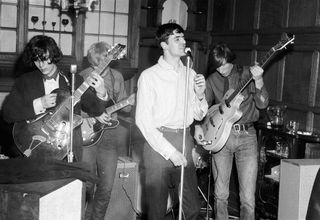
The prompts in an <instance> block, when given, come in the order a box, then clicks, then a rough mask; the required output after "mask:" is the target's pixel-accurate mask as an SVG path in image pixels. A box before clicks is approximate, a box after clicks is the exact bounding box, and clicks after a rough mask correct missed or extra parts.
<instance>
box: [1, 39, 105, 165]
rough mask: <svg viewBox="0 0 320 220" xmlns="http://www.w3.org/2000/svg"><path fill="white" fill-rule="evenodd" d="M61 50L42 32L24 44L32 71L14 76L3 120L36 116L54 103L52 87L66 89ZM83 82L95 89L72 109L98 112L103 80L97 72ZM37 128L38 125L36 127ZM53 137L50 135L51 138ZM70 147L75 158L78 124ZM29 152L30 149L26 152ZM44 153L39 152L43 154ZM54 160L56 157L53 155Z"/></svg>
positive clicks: (78, 147) (78, 79) (78, 151)
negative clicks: (61, 65) (58, 64)
mask: <svg viewBox="0 0 320 220" xmlns="http://www.w3.org/2000/svg"><path fill="white" fill-rule="evenodd" d="M62 56H63V54H62V52H61V50H60V48H59V47H58V45H57V44H56V42H55V41H54V39H53V38H51V37H49V36H46V35H37V36H34V37H33V38H32V39H31V40H30V41H29V42H28V44H27V45H26V47H25V50H24V53H23V61H24V63H25V64H27V65H32V66H34V67H36V68H35V70H34V71H32V72H28V73H24V74H22V75H21V76H20V77H19V78H17V79H16V81H15V83H14V85H13V88H12V90H11V92H10V94H9V95H8V96H7V98H6V99H5V101H4V103H3V106H2V108H3V109H2V110H3V117H4V119H5V120H6V121H7V122H9V123H13V122H20V121H25V120H32V119H36V118H37V117H38V116H39V115H41V114H43V113H45V112H46V111H47V110H48V109H51V108H54V107H55V106H57V105H58V104H59V103H57V102H58V101H57V96H58V95H57V93H56V92H52V91H54V90H55V89H61V90H64V91H66V92H70V85H71V83H72V82H71V80H70V75H68V74H66V73H64V72H63V71H61V70H60V69H59V68H58V66H57V63H58V62H59V61H60V60H61V59H62ZM75 79H76V80H75V88H77V87H79V86H80V85H81V84H82V82H83V79H82V78H81V77H80V76H76V78H75ZM86 83H87V84H88V85H89V86H91V87H92V88H94V89H95V90H91V89H88V90H86V91H85V92H84V93H83V95H82V96H81V100H80V102H79V103H78V104H76V106H75V109H74V112H75V113H76V114H80V108H81V107H82V109H83V110H84V111H87V112H90V113H91V114H94V115H101V114H102V112H103V110H104V103H105V100H106V99H107V92H106V89H105V87H104V81H103V79H102V78H101V76H100V75H99V74H97V73H93V74H92V75H91V76H90V77H89V78H88V79H87V80H86ZM39 129H40V128H39ZM52 138H54V137H52ZM73 140H74V142H73V150H74V152H75V158H76V160H78V161H80V160H81V156H82V148H81V146H82V137H81V131H80V127H77V128H75V129H74V138H73ZM29 153H31V152H29ZM45 156H46V155H43V157H45ZM54 159H56V158H54Z"/></svg>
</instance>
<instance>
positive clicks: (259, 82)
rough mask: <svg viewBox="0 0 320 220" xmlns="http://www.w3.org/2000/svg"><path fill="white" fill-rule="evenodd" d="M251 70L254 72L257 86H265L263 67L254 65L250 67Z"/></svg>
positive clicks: (259, 87)
mask: <svg viewBox="0 0 320 220" xmlns="http://www.w3.org/2000/svg"><path fill="white" fill-rule="evenodd" d="M250 72H251V74H252V78H253V80H254V81H255V85H256V88H257V89H261V88H262V86H263V78H262V74H263V69H262V68H261V67H260V66H258V65H254V66H251V67H250Z"/></svg>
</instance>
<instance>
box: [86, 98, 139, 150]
mask: <svg viewBox="0 0 320 220" xmlns="http://www.w3.org/2000/svg"><path fill="white" fill-rule="evenodd" d="M135 98H136V96H135V94H131V95H130V96H129V98H127V99H124V100H122V101H120V102H118V103H116V104H114V105H112V106H110V107H108V108H106V110H105V112H106V113H107V114H108V115H111V114H112V113H114V112H116V111H118V110H120V109H122V108H124V107H126V106H128V105H133V104H134V103H135ZM118 125H119V121H118V120H116V119H111V120H110V121H108V123H107V124H104V123H101V122H99V121H98V120H97V119H96V118H93V117H91V118H84V119H83V123H82V125H81V131H82V140H83V146H85V147H90V146H92V145H94V144H96V143H97V142H98V141H99V140H100V139H101V137H102V134H103V132H104V131H105V130H108V129H112V128H116V127H117V126H118Z"/></svg>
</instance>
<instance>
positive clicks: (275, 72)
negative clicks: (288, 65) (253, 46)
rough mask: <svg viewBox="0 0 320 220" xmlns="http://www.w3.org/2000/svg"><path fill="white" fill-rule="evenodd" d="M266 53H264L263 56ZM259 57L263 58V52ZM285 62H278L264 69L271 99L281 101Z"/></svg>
mask: <svg viewBox="0 0 320 220" xmlns="http://www.w3.org/2000/svg"><path fill="white" fill-rule="evenodd" d="M264 55H265V53H263V56H264ZM258 57H262V52H259V53H258ZM259 60H261V58H258V61H259ZM282 62H283V61H278V62H272V63H271V64H270V65H268V66H267V67H266V68H265V69H264V75H263V79H264V83H265V85H266V87H267V90H268V92H269V97H270V99H274V100H278V101H280V100H279V93H281V85H282V84H281V81H280V80H279V78H280V79H281V75H282V68H281V66H282V65H281V64H282Z"/></svg>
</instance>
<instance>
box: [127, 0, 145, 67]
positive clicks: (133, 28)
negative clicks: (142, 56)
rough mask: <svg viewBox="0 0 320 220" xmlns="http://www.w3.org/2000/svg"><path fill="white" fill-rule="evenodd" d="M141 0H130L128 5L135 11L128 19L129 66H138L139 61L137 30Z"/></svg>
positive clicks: (138, 34)
mask: <svg viewBox="0 0 320 220" xmlns="http://www.w3.org/2000/svg"><path fill="white" fill-rule="evenodd" d="M140 5H141V0H137V1H134V2H133V1H130V2H129V7H130V11H136V13H131V14H132V18H131V19H129V22H130V23H129V27H130V28H129V29H128V31H129V37H130V39H129V43H130V44H129V45H128V51H129V54H128V59H129V63H130V64H131V67H133V68H138V63H139V49H138V48H139V39H140V32H139V31H137V30H139V24H140V20H141V19H140V18H141V16H140V13H141V11H142V10H141V6H140ZM134 33H135V34H134Z"/></svg>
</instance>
